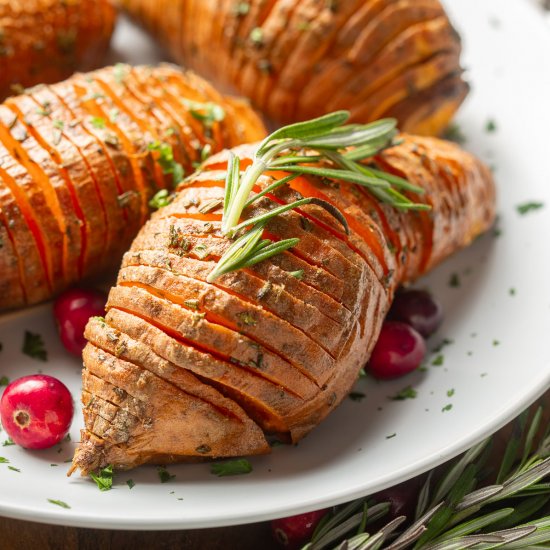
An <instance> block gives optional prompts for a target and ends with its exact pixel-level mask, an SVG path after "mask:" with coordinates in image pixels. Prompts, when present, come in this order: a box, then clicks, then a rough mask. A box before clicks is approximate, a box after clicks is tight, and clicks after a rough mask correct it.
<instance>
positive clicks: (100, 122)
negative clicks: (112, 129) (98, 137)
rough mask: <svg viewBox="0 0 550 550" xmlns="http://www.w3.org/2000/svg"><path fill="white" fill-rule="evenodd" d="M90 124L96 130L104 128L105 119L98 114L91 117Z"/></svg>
mask: <svg viewBox="0 0 550 550" xmlns="http://www.w3.org/2000/svg"><path fill="white" fill-rule="evenodd" d="M90 124H91V125H92V126H93V127H94V128H97V129H98V130H104V129H105V126H106V123H105V119H104V118H102V117H100V116H94V117H92V118H91V120H90Z"/></svg>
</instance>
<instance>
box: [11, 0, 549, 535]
mask: <svg viewBox="0 0 550 550" xmlns="http://www.w3.org/2000/svg"><path fill="white" fill-rule="evenodd" d="M448 4H449V9H450V12H451V15H452V16H453V19H454V21H455V22H456V24H457V26H458V28H459V29H460V31H461V33H462V35H463V37H464V44H465V57H464V64H465V66H466V67H467V68H468V77H469V79H470V81H471V82H472V83H473V92H472V94H471V96H470V98H469V99H468V101H467V103H466V105H465V106H464V108H463V109H462V111H461V114H460V118H459V121H460V125H461V128H462V130H463V132H464V134H465V135H466V136H467V138H468V141H467V144H466V146H467V147H469V148H470V149H471V150H473V151H475V152H476V153H477V154H479V155H480V156H481V157H483V158H485V159H486V160H487V162H488V163H490V164H492V165H494V166H495V169H496V175H497V178H498V183H499V212H500V222H499V227H500V230H501V235H500V237H498V238H497V237H495V236H494V235H493V233H492V232H491V233H490V234H488V235H486V236H485V237H483V238H481V239H479V240H478V241H477V242H476V243H475V244H474V246H472V247H471V248H470V249H469V250H467V251H465V252H463V253H461V254H459V255H457V256H456V257H454V258H453V259H452V260H450V261H448V262H447V263H446V264H445V265H443V266H441V267H440V268H439V269H437V271H436V272H434V273H433V274H432V275H431V276H430V278H429V280H425V281H422V282H421V284H422V285H423V286H424V285H425V286H428V287H430V288H431V289H432V290H433V292H434V293H435V294H436V295H437V296H439V298H441V300H442V301H443V302H444V305H445V307H446V311H447V315H446V321H445V324H444V326H443V328H442V330H441V331H440V332H439V334H438V336H437V337H436V339H435V340H436V341H434V342H432V343H431V344H432V347H433V346H435V344H436V343H437V341H439V340H441V339H442V338H444V337H446V338H449V339H452V340H453V341H454V343H452V344H450V345H448V346H446V347H445V348H444V349H443V351H442V353H443V355H444V363H443V365H441V366H439V367H437V366H431V365H430V366H429V367H428V369H427V371H426V372H423V373H415V374H413V375H411V376H409V377H408V378H405V379H401V380H398V381H395V382H392V383H376V382H374V381H372V380H369V381H363V382H361V383H360V384H359V386H358V391H362V392H364V393H366V398H365V399H364V400H363V401H362V402H355V401H351V400H347V401H346V402H345V403H344V404H343V405H342V406H341V407H340V408H339V409H338V410H337V411H336V412H335V413H334V414H333V415H332V416H331V417H330V418H329V419H328V420H327V421H326V422H325V423H324V424H323V425H322V426H320V427H319V428H318V429H317V430H315V431H314V432H313V433H312V434H311V435H310V436H309V437H307V438H306V439H305V440H304V441H303V442H301V443H300V444H299V445H298V446H297V447H278V448H275V449H274V452H273V454H272V455H271V456H269V457H263V458H256V459H252V464H253V466H254V471H253V472H252V473H251V474H249V475H246V476H238V477H234V478H217V477H215V476H213V475H211V474H210V469H209V466H208V465H206V464H200V465H182V466H174V467H170V468H169V471H170V472H171V473H172V474H175V475H176V477H175V478H174V479H173V480H172V481H170V482H169V483H165V484H161V483H160V482H159V478H158V476H157V472H156V470H155V469H154V468H147V467H146V468H140V469H139V470H137V471H134V472H130V473H126V474H119V475H117V477H116V483H115V487H114V489H113V490H112V491H109V492H106V493H101V492H99V491H98V489H97V488H96V486H95V485H94V484H93V483H91V482H89V481H88V480H85V479H81V478H79V477H78V476H75V477H73V478H70V479H67V478H66V477H65V472H66V470H67V467H68V465H67V464H65V463H64V461H65V460H68V459H69V458H70V457H71V455H72V452H73V450H74V443H64V444H63V445H62V446H60V447H58V448H54V449H51V450H49V451H45V452H26V451H24V450H22V449H20V448H17V447H15V446H7V447H0V455H1V456H4V457H5V458H7V459H9V460H10V464H9V465H11V466H13V467H15V468H18V469H19V470H20V471H19V472H18V471H14V470H11V469H9V468H8V465H6V464H0V514H2V515H6V516H12V517H18V518H24V519H29V520H35V521H43V522H50V523H59V524H66V525H80V526H87V527H109V528H130V529H182V528H193V527H209V526H221V525H231V524H238V523H246V522H254V521H260V520H265V519H269V518H273V517H276V516H283V515H289V514H292V513H296V512H299V511H306V510H311V509H316V508H321V507H325V506H327V505H330V504H335V503H340V502H343V501H346V500H351V499H352V498H354V497H358V496H361V495H365V494H368V493H370V492H374V491H376V490H379V489H382V488H385V487H387V486H390V485H393V484H395V483H397V482H400V481H402V480H405V479H407V478H410V477H412V476H414V475H415V474H418V473H420V472H423V471H425V470H428V469H429V468H432V467H434V466H435V465H437V464H439V463H441V462H443V461H444V460H446V459H448V458H450V457H452V456H454V455H456V454H458V453H459V452H461V451H463V450H465V449H466V448H467V447H469V446H471V445H472V444H474V443H476V442H477V441H479V440H480V439H482V438H483V437H485V436H487V435H488V434H490V433H491V432H493V431H495V430H497V429H498V428H499V427H500V426H502V425H503V424H504V423H506V422H507V421H508V420H510V419H511V418H512V417H514V416H515V415H516V414H517V413H519V412H520V411H521V410H522V409H523V408H524V407H526V406H527V405H528V404H529V403H531V402H532V401H533V400H534V399H535V398H536V397H537V396H539V395H540V394H542V393H543V392H544V391H545V390H546V389H547V388H548V387H549V385H550V345H549V334H550V332H549V330H550V283H549V281H550V245H549V244H548V238H549V236H550V185H549V182H550V178H549V171H548V162H549V160H550V140H549V139H548V125H549V123H550V71H549V66H548V59H549V58H550V33H549V32H548V29H547V27H546V25H545V23H544V22H543V21H542V18H541V17H540V15H539V14H538V13H537V12H536V11H535V9H534V8H533V7H532V6H531V5H529V4H528V3H527V2H525V1H522V0H509V1H507V2H502V0H485V1H484V2H479V1H478V0H461V1H460V2H456V1H455V2H450V1H449V2H448ZM121 30H122V32H119V33H118V34H117V41H116V50H117V56H118V58H125V59H130V60H135V59H136V57H137V59H141V60H146V61H152V60H154V59H155V56H156V55H157V53H156V52H154V51H152V50H150V49H149V45H148V44H147V43H146V42H143V38H142V37H140V36H139V35H137V34H136V31H135V30H133V29H130V28H129V27H127V26H126V27H125V28H124V29H121ZM491 120H492V121H494V123H495V125H496V130H495V131H494V132H488V131H487V128H486V127H487V124H488V122H489V121H491ZM530 201H537V202H543V203H545V207H544V208H541V209H539V210H536V211H531V212H529V213H527V214H525V215H523V216H522V215H519V214H518V212H517V210H516V206H517V205H519V204H523V203H526V202H530ZM453 274H456V275H457V276H458V278H459V280H460V283H461V284H460V286H459V287H451V286H449V280H450V278H451V276H452V275H453ZM50 307H51V306H49V305H46V306H41V307H39V308H36V309H34V310H29V311H25V312H20V313H16V314H12V315H8V316H5V317H3V318H1V319H0V341H1V342H2V343H3V346H4V349H3V351H2V352H1V353H0V377H1V376H2V375H6V376H8V377H10V378H11V379H13V378H16V377H18V376H21V375H25V374H30V373H34V372H36V371H37V370H39V369H42V371H43V372H44V373H48V374H52V375H54V376H57V377H59V378H60V379H61V380H63V381H65V382H66V383H67V384H68V385H69V386H70V387H71V390H72V391H73V394H74V395H75V397H76V396H77V395H78V393H79V388H80V383H79V362H78V361H77V360H76V359H73V358H70V357H68V356H67V354H66V353H65V352H64V351H63V350H62V349H61V347H60V345H59V343H58V338H57V336H56V334H55V331H54V328H53V321H52V317H51V311H50ZM26 329H28V330H31V331H35V332H39V333H41V334H42V335H43V336H44V338H45V341H46V343H47V348H48V353H49V361H48V362H47V363H40V362H37V361H36V360H33V359H31V358H29V357H27V356H25V355H23V354H22V353H21V352H20V349H21V343H22V340H23V333H24V330H26ZM433 357H435V355H432V359H433ZM407 385H412V386H413V387H414V388H415V389H416V391H417V392H418V396H417V398H416V399H409V400H406V401H392V400H389V399H388V396H391V395H394V394H395V393H396V392H398V391H399V390H401V389H402V388H403V387H405V386H407ZM80 425H81V420H80V416H79V414H77V416H76V417H75V422H74V425H73V427H72V430H71V435H72V439H73V441H75V440H77V439H78V433H79V429H80ZM4 439H5V433H3V434H0V442H1V441H3V440H4ZM130 478H132V479H133V481H134V482H135V487H134V488H133V489H131V490H130V489H129V488H128V486H127V485H126V483H125V482H126V480H127V479H130ZM48 499H56V500H62V501H64V502H66V503H67V504H68V505H69V506H70V509H64V508H60V507H59V506H56V505H54V504H51V503H50V502H48Z"/></svg>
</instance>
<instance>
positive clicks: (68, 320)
mask: <svg viewBox="0 0 550 550" xmlns="http://www.w3.org/2000/svg"><path fill="white" fill-rule="evenodd" d="M106 301H107V298H106V296H105V294H103V292H99V291H98V290H90V289H84V288H72V289H69V290H67V291H65V292H63V294H61V295H60V296H59V297H58V298H57V300H56V301H55V303H54V306H53V314H54V317H55V320H56V321H57V327H58V329H59V336H60V338H61V342H62V344H63V346H64V347H65V349H66V350H67V351H69V352H70V353H72V354H74V355H78V356H80V355H82V350H83V349H84V346H85V345H86V339H85V338H84V329H85V328H86V324H87V323H88V320H89V319H90V317H95V316H99V317H101V316H103V315H105V302H106Z"/></svg>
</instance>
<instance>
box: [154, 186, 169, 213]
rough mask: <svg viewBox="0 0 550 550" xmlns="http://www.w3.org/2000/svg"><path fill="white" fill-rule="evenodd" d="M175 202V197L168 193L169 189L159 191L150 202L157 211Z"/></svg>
mask: <svg viewBox="0 0 550 550" xmlns="http://www.w3.org/2000/svg"><path fill="white" fill-rule="evenodd" d="M173 200H174V195H171V194H170V193H169V192H168V189H161V190H160V191H157V192H156V193H155V195H154V196H153V198H152V199H151V200H150V201H149V206H150V207H151V208H153V209H155V210H158V209H159V208H164V207H165V206H168V205H169V204H170V203H171V202H172V201H173Z"/></svg>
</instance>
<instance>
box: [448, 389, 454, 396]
mask: <svg viewBox="0 0 550 550" xmlns="http://www.w3.org/2000/svg"><path fill="white" fill-rule="evenodd" d="M454 394H455V390H454V388H451V389H450V390H447V397H452V396H453V395H454Z"/></svg>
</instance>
